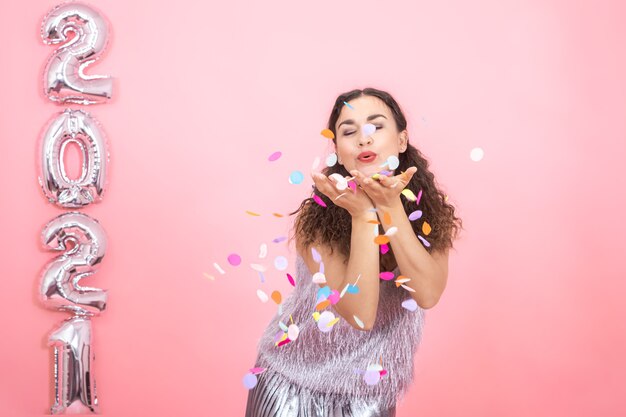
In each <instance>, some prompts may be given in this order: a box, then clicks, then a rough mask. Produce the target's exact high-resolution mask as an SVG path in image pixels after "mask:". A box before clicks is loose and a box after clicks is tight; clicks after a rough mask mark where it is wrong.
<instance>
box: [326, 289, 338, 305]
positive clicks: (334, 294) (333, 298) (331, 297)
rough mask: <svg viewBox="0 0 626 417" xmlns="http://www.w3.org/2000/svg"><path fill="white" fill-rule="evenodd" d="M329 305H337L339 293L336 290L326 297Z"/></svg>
mask: <svg viewBox="0 0 626 417" xmlns="http://www.w3.org/2000/svg"><path fill="white" fill-rule="evenodd" d="M328 299H329V300H330V303H331V304H337V303H338V302H339V292H338V291H337V290H333V292H332V293H331V294H330V295H329V296H328Z"/></svg>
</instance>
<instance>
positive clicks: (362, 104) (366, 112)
mask: <svg viewBox="0 0 626 417" xmlns="http://www.w3.org/2000/svg"><path fill="white" fill-rule="evenodd" d="M348 104H350V106H352V108H350V107H348V106H346V105H344V106H343V109H342V110H341V113H340V114H339V118H338V119H337V123H336V124H335V132H336V140H337V144H336V152H337V157H338V161H339V163H340V164H341V165H343V166H344V167H345V168H346V170H347V171H348V172H350V171H351V170H353V169H357V170H359V171H361V172H362V173H363V174H364V175H366V176H372V175H373V174H375V173H377V172H380V171H383V170H387V171H392V170H391V169H390V168H389V167H388V166H385V167H381V165H382V164H384V163H385V162H386V161H387V158H389V157H390V156H392V155H393V156H396V157H397V156H398V155H399V154H400V153H402V152H404V151H405V150H406V146H407V140H408V135H407V131H406V130H403V131H402V132H398V128H397V127H396V122H395V120H394V118H393V115H392V113H391V110H390V109H389V107H387V105H386V104H385V102H384V101H382V100H381V99H379V98H378V97H373V96H361V97H358V98H355V99H353V100H350V101H349V102H348ZM366 124H372V125H374V126H375V127H376V130H375V131H374V132H373V133H371V134H369V135H366V134H364V132H363V126H364V125H366ZM366 133H367V132H366Z"/></svg>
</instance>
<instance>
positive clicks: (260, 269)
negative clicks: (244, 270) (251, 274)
mask: <svg viewBox="0 0 626 417" xmlns="http://www.w3.org/2000/svg"><path fill="white" fill-rule="evenodd" d="M250 268H252V269H254V270H255V271H258V272H265V271H267V268H266V267H265V266H263V265H261V264H250Z"/></svg>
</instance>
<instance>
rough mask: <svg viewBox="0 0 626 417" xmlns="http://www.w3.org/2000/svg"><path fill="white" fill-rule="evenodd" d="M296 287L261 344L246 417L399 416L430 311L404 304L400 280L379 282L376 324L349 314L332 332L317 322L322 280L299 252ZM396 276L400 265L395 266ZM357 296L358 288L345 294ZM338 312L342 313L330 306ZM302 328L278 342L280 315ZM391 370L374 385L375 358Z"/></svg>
mask: <svg viewBox="0 0 626 417" xmlns="http://www.w3.org/2000/svg"><path fill="white" fill-rule="evenodd" d="M296 270H297V278H296V288H295V290H294V291H293V292H292V293H291V294H290V295H289V297H287V299H286V300H285V301H284V303H283V306H282V313H283V314H281V315H279V314H277V315H276V316H275V317H274V318H273V319H272V320H271V321H270V323H269V325H268V326H267V328H266V329H265V331H264V333H263V335H262V336H261V339H260V341H259V344H258V356H257V360H256V366H257V367H262V368H266V370H265V371H264V372H263V373H261V374H259V375H257V378H258V382H257V385H256V386H255V387H254V388H253V389H251V390H250V391H249V393H248V402H247V406H246V417H392V416H395V415H396V403H397V401H398V400H400V399H401V398H402V396H403V395H404V394H405V392H406V391H407V389H408V388H409V386H410V385H411V382H412V381H413V357H414V353H415V351H416V350H417V347H418V346H419V343H420V340H421V336H422V328H423V324H424V317H425V315H424V310H423V309H421V308H420V307H419V306H417V309H416V310H415V311H409V310H407V309H406V308H403V307H402V302H403V301H405V300H407V299H409V298H411V297H410V294H409V293H408V292H407V291H406V290H405V289H403V288H401V287H397V286H396V285H395V283H394V281H393V280H390V281H382V280H381V282H380V297H379V303H378V311H377V315H376V322H375V323H374V326H373V328H372V329H371V330H370V331H362V330H357V329H355V328H353V327H352V326H351V325H350V324H348V323H347V322H346V321H345V320H344V319H343V318H342V319H340V320H339V322H338V323H337V324H335V326H334V328H333V329H332V330H331V331H330V332H326V333H324V332H322V331H320V330H319V329H318V328H317V323H316V322H315V320H314V319H313V316H312V314H313V312H314V311H315V306H316V303H317V292H318V290H319V289H320V287H319V285H318V284H316V283H314V282H313V281H312V274H311V272H310V271H309V270H308V268H307V266H306V264H305V263H304V260H303V259H302V257H301V256H299V255H298V256H297V258H296ZM393 272H394V275H395V276H396V277H397V274H398V273H399V271H398V269H397V268H396V270H394V271H393ZM344 296H348V297H355V296H358V294H349V293H348V294H345V295H344ZM330 310H331V311H332V312H333V313H334V314H335V316H337V317H340V316H339V315H338V313H336V311H334V309H333V308H332V306H331V307H330ZM290 315H291V317H292V318H293V322H294V323H295V324H297V325H298V327H299V328H300V334H299V336H298V338H297V339H296V340H294V341H292V342H290V343H287V344H285V345H282V346H276V343H275V340H276V334H277V332H281V333H282V330H281V329H280V327H279V324H278V323H279V321H282V322H283V323H290V322H291V320H290V318H289V316H290ZM381 362H382V366H383V368H384V369H385V370H386V371H387V374H386V375H384V376H383V377H382V378H381V380H380V381H379V382H378V383H377V384H375V385H368V384H366V383H365V381H364V378H363V374H364V372H365V370H366V369H367V367H368V366H369V365H372V364H381Z"/></svg>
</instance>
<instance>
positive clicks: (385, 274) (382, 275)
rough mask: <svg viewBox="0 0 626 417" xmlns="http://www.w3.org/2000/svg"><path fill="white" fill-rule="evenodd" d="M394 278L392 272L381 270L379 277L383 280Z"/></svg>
mask: <svg viewBox="0 0 626 417" xmlns="http://www.w3.org/2000/svg"><path fill="white" fill-rule="evenodd" d="M393 278H394V275H393V272H381V273H380V279H382V280H384V281H390V280H392V279H393Z"/></svg>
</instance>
